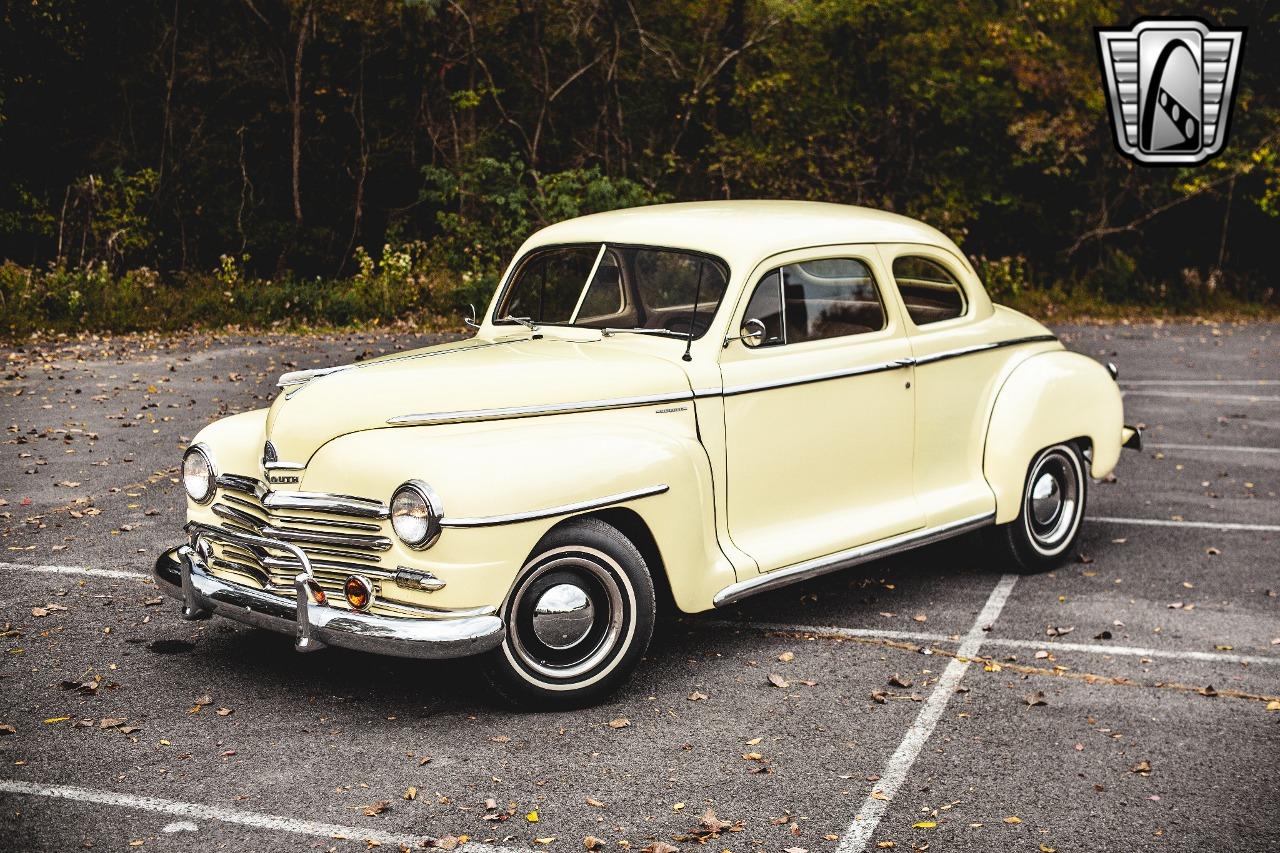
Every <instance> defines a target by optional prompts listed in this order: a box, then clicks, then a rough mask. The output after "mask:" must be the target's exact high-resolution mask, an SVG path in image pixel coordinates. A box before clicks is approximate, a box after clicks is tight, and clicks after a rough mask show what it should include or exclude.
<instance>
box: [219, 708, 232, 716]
mask: <svg viewBox="0 0 1280 853" xmlns="http://www.w3.org/2000/svg"><path fill="white" fill-rule="evenodd" d="M233 713H235V712H234V710H233V709H231V708H219V709H218V716H219V717H230V716H231V715H232V714H233Z"/></svg>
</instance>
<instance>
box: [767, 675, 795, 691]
mask: <svg viewBox="0 0 1280 853" xmlns="http://www.w3.org/2000/svg"><path fill="white" fill-rule="evenodd" d="M769 683H770V684H772V685H773V686H774V687H777V688H778V689H779V690H785V689H786V688H788V687H790V686H791V685H790V684H788V683H787V680H786V679H785V678H783V677H782V676H781V675H778V673H776V672H771V673H769Z"/></svg>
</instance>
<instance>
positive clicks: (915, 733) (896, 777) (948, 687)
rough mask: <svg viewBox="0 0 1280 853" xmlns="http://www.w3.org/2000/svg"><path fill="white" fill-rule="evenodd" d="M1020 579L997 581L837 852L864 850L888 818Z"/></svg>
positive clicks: (1001, 579) (850, 852) (1005, 578)
mask: <svg viewBox="0 0 1280 853" xmlns="http://www.w3.org/2000/svg"><path fill="white" fill-rule="evenodd" d="M1017 582H1018V576H1017V575H1004V576H1003V577H1001V578H1000V582H999V583H997V584H996V588H995V589H993V590H992V591H991V595H990V596H988V598H987V603H986V605H985V606H984V607H983V608H982V612H981V613H979V614H978V618H977V619H976V620H974V623H973V626H972V627H970V628H969V633H967V634H965V636H964V639H963V640H962V641H961V642H960V648H959V649H958V650H957V655H959V656H958V657H954V658H952V659H951V660H949V661H947V668H946V669H944V670H943V671H942V677H941V678H939V679H938V682H937V684H936V685H935V686H934V688H933V692H932V693H930V694H929V698H928V699H926V700H924V707H922V708H921V709H920V713H919V714H918V715H917V716H916V720H915V722H914V723H912V724H911V728H910V729H908V730H907V736H906V737H905V738H903V740H902V743H900V744H899V745H898V748H897V750H895V751H894V753H893V756H892V757H891V758H890V759H889V763H888V764H886V765H885V768H884V771H883V772H881V774H880V781H879V782H877V783H875V785H874V786H873V787H872V790H871V794H870V795H869V796H868V797H867V799H866V801H865V802H864V803H863V804H862V809H861V811H860V812H859V813H858V814H857V815H855V816H854V818H853V822H852V823H850V824H849V828H848V829H847V830H845V833H844V836H843V837H842V838H841V839H840V845H839V847H837V849H836V853H861V851H862V850H864V849H865V848H866V846H867V842H869V841H870V840H871V835H872V833H874V832H875V831H876V826H878V825H879V823H880V818H882V817H884V812H885V809H887V808H888V806H889V802H890V801H891V800H892V799H893V798H894V797H895V796H896V795H897V793H898V790H899V789H900V788H901V787H902V783H903V782H905V781H906V779H907V773H908V772H910V770H911V765H913V764H915V761H916V757H917V756H918V755H919V754H920V750H921V749H923V748H924V745H925V743H926V742H927V741H928V740H929V736H930V735H931V734H933V729H934V727H935V726H936V725H937V724H938V720H939V719H941V717H942V712H943V711H945V710H946V708H947V703H948V702H950V701H951V695H952V694H953V693H955V690H956V687H958V686H959V684H960V679H961V678H963V677H964V673H965V670H967V669H968V668H969V658H971V657H973V656H974V655H976V654H977V653H978V650H979V649H980V648H982V641H983V639H984V636H985V632H984V630H983V629H984V628H986V627H988V626H990V625H991V624H992V623H993V622H995V621H996V618H997V617H998V616H999V615H1000V611H1001V610H1002V609H1003V608H1004V603H1005V602H1006V601H1008V599H1009V593H1010V592H1012V591H1013V585H1014V584H1015V583H1017Z"/></svg>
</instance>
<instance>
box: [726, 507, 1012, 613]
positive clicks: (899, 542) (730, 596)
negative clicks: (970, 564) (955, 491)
mask: <svg viewBox="0 0 1280 853" xmlns="http://www.w3.org/2000/svg"><path fill="white" fill-rule="evenodd" d="M995 520H996V514H995V513H994V512H987V513H983V514H981V515H975V516H971V517H969V518H962V519H960V520H959V521H953V522H951V523H950V524H944V525H942V526H941V527H933V528H925V529H923V530H913V531H911V532H909V533H901V534H899V535H897V536H890V537H889V538H888V539H881V540H880V541H878V542H871V543H869V544H866V545H859V546H857V547H856V548H849V549H847V550H844V551H837V552H836V553H834V554H828V555H827V556H825V557H815V558H814V559H812V560H805V561H804V562H802V563H794V564H792V565H790V566H786V567H784V568H781V569H774V570H773V571H771V572H768V573H766V574H763V575H758V576H756V577H754V578H747V579H746V580H744V581H738V582H737V583H734V584H730V585H729V586H727V587H725V588H724V589H722V590H720V591H719V592H718V593H716V595H715V598H714V599H712V603H714V604H715V606H716V607H724V606H726V605H729V604H733V603H735V602H738V601H741V600H742V599H744V598H747V597H749V596H752V595H755V594H756V593H760V592H767V591H769V590H772V589H778V588H779V587H783V586H787V585H788V584H793V583H796V582H798V581H802V580H808V579H809V578H816V577H818V576H820V575H825V574H827V573H828V572H836V571H839V570H841V569H847V568H849V567H851V566H856V565H858V564H859V563H867V562H870V561H871V560H878V559H880V558H881V557H888V556H890V555H893V554H900V553H902V552H903V551H910V550H912V549H914V548H920V547H923V546H925V545H931V544H933V543H934V542H941V541H943V540H944V539H950V538H952V537H954V536H960V535H962V534H964V533H968V532H970V531H973V530H977V529H979V528H982V527H986V526H987V525H989V524H991V523H992V522H994V521H995Z"/></svg>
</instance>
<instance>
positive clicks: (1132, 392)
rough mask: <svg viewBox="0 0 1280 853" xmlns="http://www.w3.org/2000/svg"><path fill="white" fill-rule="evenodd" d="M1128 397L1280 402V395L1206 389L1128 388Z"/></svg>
mask: <svg viewBox="0 0 1280 853" xmlns="http://www.w3.org/2000/svg"><path fill="white" fill-rule="evenodd" d="M1124 396H1126V397H1179V398H1181V399H1184V400H1230V401H1232V402H1236V403H1280V397H1269V396H1266V395H1263V394H1212V393H1208V392H1204V391H1145V390H1143V389H1141V388H1126V389H1125V390H1124Z"/></svg>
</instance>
